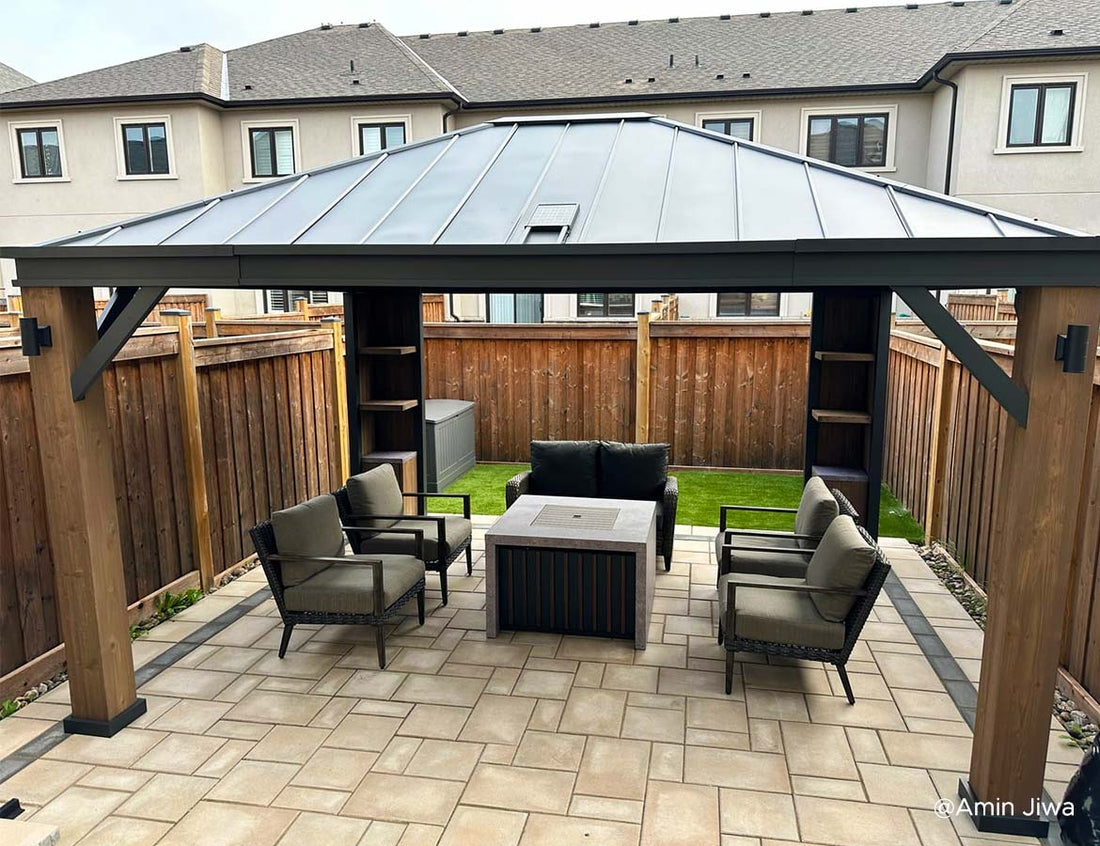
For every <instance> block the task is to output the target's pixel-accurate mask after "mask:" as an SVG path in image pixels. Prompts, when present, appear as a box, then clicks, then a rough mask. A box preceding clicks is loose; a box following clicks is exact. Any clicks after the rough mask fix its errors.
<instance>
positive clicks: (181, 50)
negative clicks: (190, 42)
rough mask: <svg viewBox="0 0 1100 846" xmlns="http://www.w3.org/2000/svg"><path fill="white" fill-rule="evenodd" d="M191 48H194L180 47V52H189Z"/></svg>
mask: <svg viewBox="0 0 1100 846" xmlns="http://www.w3.org/2000/svg"><path fill="white" fill-rule="evenodd" d="M192 49H194V48H192V47H180V52H181V53H190V52H191V50H192Z"/></svg>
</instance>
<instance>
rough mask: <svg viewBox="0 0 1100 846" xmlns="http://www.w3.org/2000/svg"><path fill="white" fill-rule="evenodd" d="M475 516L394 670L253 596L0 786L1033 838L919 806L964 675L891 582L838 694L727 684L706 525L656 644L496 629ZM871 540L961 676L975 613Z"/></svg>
mask: <svg viewBox="0 0 1100 846" xmlns="http://www.w3.org/2000/svg"><path fill="white" fill-rule="evenodd" d="M491 522H492V518H481V519H478V520H476V521H475V526H476V527H477V529H476V531H475V548H476V549H477V550H478V556H479V557H478V560H477V561H476V563H475V570H474V574H473V576H471V577H467V576H466V575H465V563H464V562H460V563H458V564H456V565H454V567H453V568H452V572H451V577H450V589H451V603H450V605H449V606H448V607H446V608H442V607H439V597H438V593H435V594H434V595H433V594H432V593H431V591H429V610H430V614H429V617H428V619H427V622H426V624H425V625H424V626H423V627H418V626H417V625H416V620H415V617H411V618H406V619H405V620H403V621H402V622H401V623H400V625H399V626H397V628H396V631H395V632H394V633H392V634H391V636H390V638H389V640H388V646H389V651H390V664H389V666H388V667H387V668H386V669H385V670H382V671H380V670H379V669H378V667H377V664H376V663H375V656H374V648H373V645H372V642H373V638H374V633H373V631H372V630H371V629H369V628H356V627H347V626H325V627H320V626H299V627H297V628H296V629H295V633H294V638H293V639H292V641H291V649H292V650H293V651H292V652H289V653H288V654H287V657H286V659H285V660H282V661H280V660H278V658H277V657H276V654H275V651H276V649H277V647H278V640H279V625H278V624H279V621H278V612H277V610H276V609H275V607H274V604H273V602H272V601H271V600H270V599H266V600H264V601H262V602H260V603H259V604H257V605H256V606H255V607H254V608H252V609H251V610H249V611H248V613H247V614H245V615H244V616H241V617H240V619H238V620H236V621H235V622H233V623H231V624H230V625H228V626H227V627H226V628H224V629H223V630H222V631H220V632H219V633H217V634H216V635H214V636H213V637H210V638H209V639H207V640H205V642H202V643H199V644H198V645H196V646H194V648H193V649H192V650H191V651H190V652H189V653H188V654H186V655H184V656H183V657H182V658H180V659H179V660H178V661H176V662H175V663H174V664H173V665H172V666H171V667H169V668H168V669H164V670H163V671H161V672H160V673H159V674H158V675H156V676H155V677H153V678H152V679H151V680H150V681H148V682H147V683H146V684H145V685H144V686H143V687H142V688H141V691H140V692H141V694H142V695H143V696H145V698H146V700H147V702H148V707H149V711H148V713H147V714H146V715H145V716H144V717H142V718H141V719H140V720H138V721H137V722H136V723H134V724H133V725H132V726H131V727H129V728H126V729H124V730H123V731H122V732H120V733H119V734H118V735H116V736H115V737H114V738H111V739H109V740H108V739H101V738H93V737H86V736H71V737H67V738H65V739H63V740H61V742H60V743H57V744H56V745H54V746H52V748H49V749H48V750H47V751H45V752H44V754H41V756H40V757H37V758H36V759H35V760H33V761H32V762H31V763H29V764H27V765H26V766H25V767H24V768H23V769H21V770H20V771H19V772H17V773H16V774H15V775H13V776H11V777H10V778H9V779H7V780H6V781H4V782H0V799H6V798H8V797H9V796H18V797H19V798H20V800H21V801H22V803H23V804H24V806H25V807H27V809H28V812H27V813H26V814H25V815H24V816H23V817H21V818H20V819H21V820H32V821H38V822H46V823H52V824H55V825H58V826H60V829H61V842H62V843H63V844H70V843H81V844H133V846H138V844H154V843H159V844H187V846H194V844H197V843H202V844H230V843H247V844H251V845H252V846H264V844H284V845H285V844H308V843H321V842H323V843H326V844H333V846H339V844H349V845H350V844H361V845H362V846H384V845H385V844H401V846H421V844H429V846H430V845H431V844H437V843H438V844H440V846H460V844H477V846H513V845H514V844H521V846H572V844H582V843H583V844H589V846H593V845H594V844H599V846H605V844H606V846H617V844H639V843H640V844H645V845H646V846H678V844H690V845H691V846H703V845H704V844H720V846H748V845H749V844H756V846H766V844H777V843H782V842H790V841H796V842H799V841H800V842H804V843H816V844H837V845H838V846H859V844H868V846H879V845H880V844H915V846H940V845H941V844H964V845H965V846H978V844H982V846H993V845H994V844H997V843H1008V842H1012V843H1021V842H1023V843H1026V842H1032V843H1033V842H1036V841H1033V840H1025V839H1022V838H1015V839H1013V838H1000V839H998V838H996V837H990V836H988V835H983V834H980V833H978V832H977V831H976V830H975V829H974V828H973V826H972V825H971V824H970V823H969V820H968V819H967V818H966V817H964V816H957V817H954V818H952V819H951V820H945V819H939V818H937V816H936V815H935V813H933V805H934V803H935V802H936V800H937V799H938V798H939V797H941V796H943V797H948V798H952V797H954V796H955V787H956V784H957V781H958V779H959V777H960V776H962V775H963V774H964V773H965V770H966V767H967V762H968V760H969V752H970V742H971V741H970V736H971V733H970V729H969V727H968V725H967V723H966V722H965V720H964V718H963V716H962V713H961V712H960V710H959V707H958V706H957V705H956V701H964V702H965V700H966V698H967V696H968V695H970V694H971V693H972V691H971V690H970V688H969V685H967V683H966V682H960V681H959V680H957V679H952V678H951V677H950V675H944V672H943V666H944V664H943V662H938V663H939V664H940V666H939V672H938V671H937V666H934V664H933V662H931V661H930V660H929V658H928V657H926V652H925V650H923V649H922V645H921V644H919V643H918V641H917V639H916V638H915V637H914V635H913V633H912V632H911V630H910V628H909V626H908V625H907V624H906V622H905V620H906V616H903V614H902V613H899V608H898V607H896V605H895V603H894V602H893V601H892V600H891V599H890V597H888V596H887V595H886V594H885V593H884V594H883V595H882V596H881V597H880V598H879V602H878V604H877V605H876V607H875V610H874V612H873V613H872V616H871V619H870V621H869V622H868V624H867V626H866V628H865V629H864V635H863V639H862V640H861V642H860V643H859V644H858V645H857V647H856V650H855V652H854V653H853V656H852V660H851V661H850V662H849V664H848V669H849V672H850V673H851V678H852V682H853V686H854V688H855V693H856V696H857V702H856V704H855V705H854V706H849V705H848V704H847V702H846V701H845V700H844V698H843V691H842V690H841V687H840V682H839V679H838V677H837V676H836V673H835V672H834V671H833V670H832V669H825V668H823V667H822V665H820V664H814V663H811V662H804V661H780V660H778V659H772V660H771V661H770V662H768V661H766V660H765V659H764V658H763V657H762V656H752V655H745V656H742V658H743V660H742V662H741V663H740V664H739V666H738V677H737V679H736V681H735V685H734V692H733V695H732V696H730V697H727V696H725V695H724V694H723V692H722V691H723V686H722V681H723V651H722V649H721V647H719V646H718V645H717V643H716V641H715V638H714V631H715V625H716V616H715V615H716V613H717V610H716V608H717V601H716V600H717V595H716V592H715V589H714V580H715V562H714V560H713V552H712V549H713V530H711V529H702V528H700V529H693V527H690V526H682V527H679V529H680V531H679V532H678V538H679V539H678V540H677V544H676V549H677V560H675V561H674V563H673V567H672V570H671V571H670V572H668V573H665V572H664V570H663V568H659V569H658V573H657V577H656V578H657V582H656V585H657V588H656V593H657V598H656V603H655V609H654V616H653V619H652V622H651V631H650V639H651V640H650V645H649V648H648V649H647V650H646V651H645V652H635V651H634V649H633V648H632V646H631V645H630V644H629V643H627V642H625V641H623V642H620V641H609V640H597V639H580V638H570V637H560V636H557V635H548V634H537V633H510V632H504V633H502V635H501V636H500V637H498V638H497V639H495V640H488V641H487V640H486V639H485V635H484V626H485V617H484V612H483V608H484V593H483V584H484V579H483V575H484V564H483V561H482V560H481V550H482V548H483V538H484V530H485V528H486V526H487V525H489V524H490V523H491ZM883 548H884V550H885V551H886V553H887V555H888V557H889V558H890V561H891V563H892V565H893V567H894V572H895V574H896V575H897V576H898V577H900V581H901V584H902V585H904V587H905V589H906V590H907V591H908V593H909V595H910V596H911V597H912V600H913V602H914V603H915V606H916V608H917V609H919V610H920V611H921V612H922V613H923V615H924V619H926V621H927V623H928V624H930V626H931V629H930V631H934V632H935V633H936V634H937V635H938V636H939V642H941V643H942V644H944V645H945V646H946V647H947V649H946V652H949V653H950V655H951V656H953V658H954V661H955V662H956V664H957V667H958V668H961V670H962V672H963V673H964V674H965V676H966V677H967V678H969V679H970V680H971V681H973V682H976V681H977V678H978V673H979V667H980V655H981V651H980V648H981V632H980V630H979V629H978V628H977V626H975V625H974V623H973V622H972V621H970V619H969V618H968V617H967V616H966V614H965V613H964V612H962V610H961V608H960V607H959V606H958V604H957V603H956V602H955V600H954V599H953V598H952V597H951V595H950V594H949V593H948V592H947V591H946V590H945V589H944V588H943V587H942V585H941V584H940V582H939V581H938V580H937V579H936V578H935V576H934V575H933V574H932V572H931V571H930V570H929V569H928V568H927V566H926V565H925V564H924V563H923V562H922V561H921V559H920V558H919V557H918V556H917V554H916V553H915V552H914V551H913V549H912V548H911V547H909V546H908V544H906V543H905V542H904V541H899V540H889V539H887V540H884V541H883ZM433 582H434V580H433V579H431V578H429V587H431V586H432V583H433ZM436 584H437V583H436ZM265 586H266V584H265V582H264V577H263V573H262V570H260V569H256V570H253V571H251V572H250V573H248V574H247V575H246V576H244V577H243V578H242V579H239V580H238V581H236V582H233V583H231V584H229V585H227V586H226V587H224V588H223V589H222V590H220V591H219V592H218V593H217V594H216V595H215V596H214V597H211V598H207V599H204V600H202V601H201V602H200V603H198V604H197V605H196V606H194V607H192V608H190V609H188V610H187V611H184V612H183V613H181V614H180V615H178V616H177V617H176V618H175V620H173V621H172V622H171V623H168V624H164V625H161V626H159V627H157V628H155V629H154V630H153V631H151V632H150V633H149V635H147V636H146V637H145V638H143V639H141V640H139V641H137V642H136V643H135V644H134V651H135V659H136V660H135V663H136V664H138V665H142V664H146V663H147V662H150V661H153V660H154V659H156V658H157V657H158V656H160V655H161V654H162V653H164V652H165V651H166V650H168V649H170V648H172V647H173V646H174V645H175V644H176V643H177V642H179V641H180V640H181V639H185V638H188V637H189V636H193V635H194V633H195V632H196V631H197V630H198V629H199V628H200V627H201V625H202V624H203V623H206V622H208V621H209V620H210V619H212V618H213V617H215V616H216V615H217V614H221V613H223V612H226V611H230V610H232V604H235V603H238V602H241V601H242V600H247V599H248V598H249V597H253V596H254V595H255V594H256V592H257V591H259V590H261V589H263V588H264V587H265ZM894 595H895V596H897V595H898V594H897V588H896V587H895V589H894ZM900 610H901V611H904V612H905V614H906V615H907V617H908V619H913V613H915V612H914V611H913V609H912V608H910V607H908V605H906V607H905V608H902V609H900ZM921 636H922V637H927V634H926V633H924V632H922V633H921ZM924 645H925V648H926V649H927V648H928V643H927V642H926V643H925V644H924ZM928 654H931V655H935V654H936V652H935V650H934V649H933V650H932V651H931V652H929V653H928ZM944 679H946V684H945V681H944ZM949 686H950V687H951V688H952V690H953V692H954V693H955V698H952V696H951V695H950V694H949V692H948V687H949ZM67 696H68V692H67V686H65V685H63V686H61V687H59V688H57V689H55V690H53V691H51V692H50V693H49V694H48V695H46V696H45V697H43V699H42V700H40V701H38V702H35V703H33V704H32V705H30V706H29V707H27V708H25V709H23V710H22V711H20V712H18V714H17V715H16V716H14V717H12V718H10V719H7V720H4V721H3V722H0V755H2V756H9V755H11V754H12V753H13V752H16V750H18V749H20V747H23V745H24V744H26V743H28V742H30V741H32V740H33V739H34V738H35V737H36V736H37V735H39V734H40V733H41V732H43V731H45V730H49V729H52V728H53V727H54V724H55V721H57V720H59V719H60V718H62V717H64V716H65V715H66V714H67V713H68V707H67V705H66V701H67ZM1051 728H1052V730H1051V735H1050V738H1051V739H1050V753H1049V756H1048V765H1047V791H1048V793H1049V794H1050V795H1051V796H1052V797H1055V798H1060V797H1061V795H1062V792H1063V790H1064V788H1065V783H1066V782H1067V781H1068V779H1069V777H1070V775H1071V774H1072V772H1073V770H1074V768H1075V766H1076V762H1077V761H1078V760H1079V753H1078V752H1077V750H1076V749H1074V748H1071V747H1069V746H1067V745H1066V743H1065V742H1064V741H1063V740H1062V739H1061V732H1060V730H1058V728H1057V727H1056V725H1055V724H1054V723H1052V727H1051ZM45 745H48V744H45ZM20 754H23V755H27V754H29V752H28V751H27V750H24V752H23V753H20ZM2 772H3V771H2V770H0V773H2Z"/></svg>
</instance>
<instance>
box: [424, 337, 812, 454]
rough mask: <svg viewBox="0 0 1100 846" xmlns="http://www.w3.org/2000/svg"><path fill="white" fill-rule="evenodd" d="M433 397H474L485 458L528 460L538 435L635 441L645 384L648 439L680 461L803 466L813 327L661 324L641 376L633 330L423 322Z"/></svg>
mask: <svg viewBox="0 0 1100 846" xmlns="http://www.w3.org/2000/svg"><path fill="white" fill-rule="evenodd" d="M425 338H426V345H427V382H428V384H427V394H428V396H429V397H433V398H439V397H445V398H450V399H467V400H473V402H474V413H475V419H476V430H475V438H476V450H477V455H478V458H480V459H482V460H485V461H526V460H527V459H528V455H529V445H530V442H531V440H533V439H563V438H564V439H585V438H605V439H609V440H620V441H631V440H634V438H635V432H636V430H637V423H638V421H637V418H636V408H637V395H636V391H637V390H638V385H639V384H640V385H642V386H643V388H642V389H643V390H647V391H648V393H649V416H648V440H650V441H664V442H667V443H669V444H671V459H672V463H674V464H684V465H695V466H706V467H753V468H782V469H794V468H798V467H801V466H802V432H803V428H804V426H805V415H806V375H807V362H808V355H809V353H808V343H809V325H808V324H807V323H806V322H804V321H792V322H783V321H776V322H766V323H765V322H756V321H751V322H737V323H735V322H730V321H724V322H721V321H719V322H702V321H699V322H695V321H692V322H691V323H687V322H686V321H679V322H664V321H658V322H654V323H652V324H650V326H649V343H650V366H649V368H648V370H646V371H644V372H642V373H638V372H637V361H638V356H637V347H638V328H637V326H636V325H634V324H622V323H611V324H584V325H578V324H541V325H530V326H527V325H519V326H516V325H488V324H436V325H431V326H426V327H425Z"/></svg>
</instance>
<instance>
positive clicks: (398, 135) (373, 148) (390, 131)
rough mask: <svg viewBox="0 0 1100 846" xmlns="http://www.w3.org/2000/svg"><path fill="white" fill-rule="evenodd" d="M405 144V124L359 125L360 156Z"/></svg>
mask: <svg viewBox="0 0 1100 846" xmlns="http://www.w3.org/2000/svg"><path fill="white" fill-rule="evenodd" d="M404 143H405V124H404V123H361V124H359V155H361V156H365V155H367V154H368V153H377V152H378V151H379V150H389V149H390V148H391V147H400V146H401V145H402V144H404Z"/></svg>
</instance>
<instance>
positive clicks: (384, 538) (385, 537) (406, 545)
mask: <svg viewBox="0 0 1100 846" xmlns="http://www.w3.org/2000/svg"><path fill="white" fill-rule="evenodd" d="M444 520H445V523H444V527H443V529H444V536H443V552H442V554H441V553H440V551H439V524H438V523H436V522H435V521H434V520H417V519H416V518H415V517H410V518H408V519H407V520H398V521H397V523H396V524H395V526H394V528H398V529H421V530H422V531H423V532H424V560H425V561H442V560H444V559H447V558H449V557H450V556H451V553H452V552H454V551H455V550H456V549H458V548H459V547H460V546H462V544H464V543H465V542H466V541H468V540H469V539H470V535H471V534H472V533H473V524H472V523H471V522H470V521H469V520H467V519H466V518H465V517H459V516H458V515H447V516H445V517H444ZM359 550H360V552H372V551H378V552H400V553H403V554H406V555H415V554H416V535H402V534H397V533H396V532H379V533H378V534H377V535H374V536H373V537H370V538H368V537H366V536H364V537H363V539H362V540H361V541H360V545H359Z"/></svg>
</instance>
